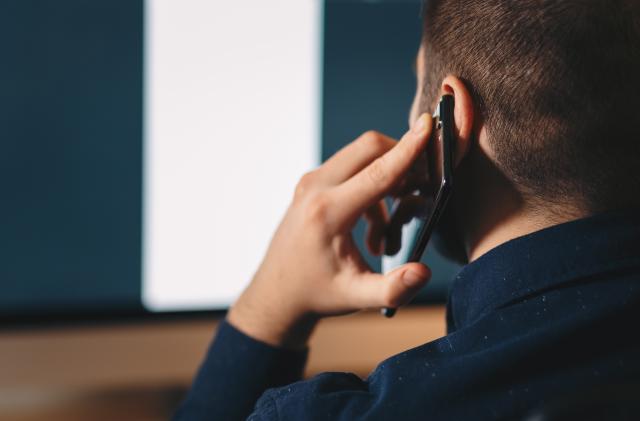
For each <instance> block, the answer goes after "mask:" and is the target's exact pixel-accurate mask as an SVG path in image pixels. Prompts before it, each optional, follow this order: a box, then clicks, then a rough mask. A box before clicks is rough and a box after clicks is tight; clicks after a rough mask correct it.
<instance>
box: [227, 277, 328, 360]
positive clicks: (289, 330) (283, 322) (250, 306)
mask: <svg viewBox="0 0 640 421" xmlns="http://www.w3.org/2000/svg"><path fill="white" fill-rule="evenodd" d="M254 298H256V299H254ZM227 321H228V322H229V323H230V324H232V325H233V326H234V327H235V328H236V329H238V330H240V331H241V332H242V333H244V334H246V335H248V336H250V337H251V338H253V339H256V340H258V341H261V342H264V343H266V344H268V345H271V346H275V347H279V348H287V349H303V348H306V346H307V343H308V341H309V338H310V337H311V334H312V333H313V330H314V328H315V326H316V324H317V322H318V318H317V317H315V316H313V315H310V314H303V313H300V312H296V311H293V309H290V308H288V307H287V306H280V305H278V304H277V303H274V302H265V301H264V295H262V296H261V295H260V294H252V291H250V290H247V291H245V293H243V294H242V296H241V297H240V298H239V299H238V300H237V301H236V303H235V304H234V305H233V307H231V309H230V310H229V313H228V314H227Z"/></svg>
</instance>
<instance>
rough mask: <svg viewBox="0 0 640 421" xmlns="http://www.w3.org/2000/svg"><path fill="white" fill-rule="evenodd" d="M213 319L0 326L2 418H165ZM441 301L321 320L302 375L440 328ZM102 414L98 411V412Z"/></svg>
mask: <svg viewBox="0 0 640 421" xmlns="http://www.w3.org/2000/svg"><path fill="white" fill-rule="evenodd" d="M216 325H217V321H216V320H206V319H205V320H189V321H173V322H162V323H156V322H147V323H137V324H128V325H124V326H123V325H120V326H95V327H86V326H85V327H74V328H64V329H56V330H52V329H49V330H40V331H14V332H0V420H2V419H12V420H39V419H48V420H56V419H65V420H75V419H86V418H87V416H89V415H91V416H90V418H91V419H94V420H101V419H114V418H116V419H119V420H127V419H137V420H141V419H163V418H166V416H167V414H169V413H171V411H172V410H173V407H174V405H175V402H176V401H177V400H178V399H179V397H180V396H181V392H182V391H183V390H184V389H186V388H187V387H188V385H189V383H190V381H191V378H192V377H193V374H194V373H195V370H196V369H197V367H198V365H199V363H200V361H201V360H202V357H203V355H204V353H205V351H206V348H207V346H208V344H209V342H210V340H211V338H212V336H213V332H214V330H215V327H216ZM444 332H445V320H444V308H442V307H415V308H407V309H402V310H401V311H399V312H398V314H397V315H396V317H395V318H393V319H391V320H388V319H385V318H384V317H382V316H380V315H379V314H378V313H377V312H370V313H360V314H356V315H351V316H347V317H341V318H333V319H327V320H324V321H323V322H322V323H321V324H320V325H319V326H318V329H317V331H316V332H315V334H314V337H313V339H312V342H311V353H310V358H309V364H308V366H307V371H306V375H307V376H311V375H313V374H316V373H318V372H322V371H352V372H355V373H357V374H359V375H361V376H366V375H367V374H368V373H369V372H370V371H371V370H372V369H373V368H374V367H375V366H376V365H377V364H378V363H379V362H380V361H382V360H383V359H385V358H387V357H389V356H391V355H394V354H396V353H398V352H401V351H403V350H406V349H409V348H412V347H414V346H417V345H420V344H422V343H425V342H428V341H430V340H433V339H435V338H438V337H440V336H442V335H444ZM103 415H104V418H103Z"/></svg>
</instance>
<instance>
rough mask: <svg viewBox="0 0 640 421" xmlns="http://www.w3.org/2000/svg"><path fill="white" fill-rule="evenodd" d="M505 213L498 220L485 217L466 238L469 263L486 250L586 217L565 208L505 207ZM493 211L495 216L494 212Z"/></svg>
mask: <svg viewBox="0 0 640 421" xmlns="http://www.w3.org/2000/svg"><path fill="white" fill-rule="evenodd" d="M505 208H507V209H509V211H508V212H501V215H500V217H497V218H496V217H493V218H485V219H484V221H483V222H484V223H482V224H479V226H478V227H477V229H476V230H474V232H473V234H472V235H470V236H468V239H467V255H468V256H469V261H470V262H472V261H474V260H476V259H478V258H479V257H480V256H482V255H483V254H485V253H487V252H488V251H489V250H491V249H493V248H495V247H497V246H499V245H501V244H503V243H506V242H507V241H510V240H513V239H514V238H518V237H522V236H524V235H527V234H531V233H533V232H536V231H539V230H541V229H544V228H548V227H551V226H554V225H558V224H562V223H565V222H569V221H573V220H576V219H580V218H583V217H586V216H588V214H587V213H586V212H582V211H580V210H578V209H575V208H571V207H566V208H562V209H553V208H552V207H550V206H546V207H543V206H535V207H534V206H506V207H505ZM487 211H492V212H493V213H494V214H495V209H493V210H489V209H487Z"/></svg>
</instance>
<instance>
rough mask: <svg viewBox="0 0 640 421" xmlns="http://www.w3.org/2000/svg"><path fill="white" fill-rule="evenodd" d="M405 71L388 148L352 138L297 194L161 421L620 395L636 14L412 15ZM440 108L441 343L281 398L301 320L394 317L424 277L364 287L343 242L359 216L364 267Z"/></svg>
mask: <svg viewBox="0 0 640 421" xmlns="http://www.w3.org/2000/svg"><path fill="white" fill-rule="evenodd" d="M417 67H418V71H417V75H418V89H417V93H416V97H415V100H414V104H413V108H412V112H411V123H412V124H411V125H412V128H411V130H410V131H409V132H407V134H405V135H404V137H403V138H402V139H401V140H400V141H399V142H397V143H396V142H395V141H394V140H392V139H390V138H388V137H386V136H384V135H382V134H378V133H366V134H364V135H363V136H361V137H360V138H359V139H357V140H356V141H355V142H353V143H351V144H350V145H348V146H346V147H345V148H344V149H342V150H341V151H340V152H338V153H337V154H336V155H335V156H333V157H332V158H331V159H329V160H328V161H327V162H326V163H324V164H323V165H322V166H321V167H320V168H318V169H317V170H315V171H313V172H311V173H309V174H307V175H305V176H304V177H303V178H302V179H301V180H300V183H299V184H298V188H297V191H296V193H295V197H294V199H293V202H292V204H291V206H290V207H289V209H288V211H287V213H286V215H285V217H284V219H283V221H282V223H281V225H280V227H279V228H278V230H277V231H276V233H275V235H274V237H273V240H272V242H271V245H270V248H269V250H268V252H267V254H266V256H265V258H264V261H263V263H262V265H261V266H260V268H259V270H258V271H257V273H256V275H255V278H254V279H253V281H252V283H251V285H250V286H249V287H248V288H247V289H246V290H245V292H244V293H243V294H242V296H241V297H240V298H239V299H238V301H237V302H236V303H235V305H234V306H233V307H232V309H231V310H230V312H229V314H228V317H227V319H226V321H225V322H223V323H222V326H221V327H220V329H219V331H218V334H217V337H216V339H215V341H214V343H213V345H212V347H211V349H210V351H209V354H208V356H207V358H206V360H205V362H204V364H203V366H202V368H201V370H200V373H199V374H198V377H197V378H196V380H195V382H194V385H193V388H192V390H191V392H190V394H189V396H188V397H187V399H186V401H185V403H184V404H183V406H182V408H181V409H180V411H179V413H178V418H180V419H194V420H195V419H241V418H245V417H247V416H250V419H255V420H263V419H293V420H300V419H307V418H309V419H496V418H509V419H511V418H516V419H517V418H521V417H524V416H526V415H527V414H528V413H530V412H531V411H536V410H540V411H543V412H544V411H545V410H548V408H553V407H554V405H556V404H557V402H560V403H562V402H565V401H564V399H568V398H569V397H570V396H574V395H577V396H578V398H580V397H583V398H585V399H583V400H582V401H580V399H578V402H580V403H579V405H583V406H585V405H587V404H588V400H586V397H587V396H591V395H590V394H589V393H591V391H592V390H594V388H597V387H608V385H620V384H625V383H627V382H629V381H637V379H638V374H639V373H640V361H639V357H638V355H640V354H638V352H639V351H640V338H639V337H638V330H637V327H636V326H635V325H634V324H633V323H632V321H633V320H640V317H638V316H640V247H639V246H638V240H640V221H638V219H639V217H640V213H637V212H636V211H635V210H634V209H637V208H638V205H639V202H640V195H639V194H638V193H640V175H639V174H640V171H639V164H640V146H639V145H640V106H639V105H640V77H639V76H640V4H639V3H638V2H637V1H631V0H628V1H625V0H584V1H577V0H563V1H544V0H543V1H541V0H519V1H501V0H482V1H479V0H478V1H476V0H466V1H465V0H441V1H430V2H427V3H426V5H425V9H424V36H423V41H422V46H421V48H420V51H419V53H418V57H417ZM443 94H450V95H453V96H454V98H455V112H454V117H455V132H456V136H457V145H456V162H457V163H458V167H457V169H456V185H455V191H454V196H453V198H452V202H451V203H450V205H449V208H448V209H447V212H446V213H447V221H444V226H443V227H442V228H443V232H442V236H443V239H444V240H445V241H444V243H443V244H445V245H446V246H447V247H446V250H447V251H449V252H450V253H451V254H452V255H456V256H458V257H460V256H462V257H463V258H464V259H465V260H466V261H467V262H469V263H468V265H467V266H466V267H465V268H464V269H463V270H462V271H461V272H460V274H459V275H458V276H457V277H456V279H455V280H454V282H453V286H452V290H451V294H450V298H449V303H448V315H447V316H448V330H449V334H448V335H447V336H445V337H444V338H441V339H439V340H436V341H434V342H431V343H427V344H424V345H423V346H420V347H418V348H415V349H412V350H409V351H406V352H404V353H402V354H400V355H397V356H395V357H392V358H390V359H388V360H386V361H384V362H382V363H381V364H380V365H379V366H378V367H377V368H376V370H375V371H374V372H373V373H372V374H371V375H370V376H369V377H368V378H367V379H360V378H359V377H357V376H355V375H352V374H348V373H325V374H321V375H319V376H316V377H314V378H311V379H309V380H306V381H299V380H301V373H302V371H303V367H304V363H305V357H306V351H305V349H306V345H307V342H308V339H309V336H310V335H311V333H312V331H313V328H314V326H315V324H316V323H317V321H318V320H319V319H320V318H322V317H325V316H335V315H341V314H346V313H351V312H354V311H358V310H361V309H365V308H381V307H396V306H399V305H402V304H404V303H406V302H407V301H409V300H410V299H411V298H412V297H413V296H414V294H415V293H416V292H417V291H418V290H419V289H420V288H421V287H422V286H424V284H425V283H426V281H427V278H429V270H428V268H426V267H425V266H423V265H422V264H419V263H410V264H406V265H404V266H402V267H400V268H398V269H396V270H394V271H392V272H391V273H388V274H386V275H381V274H375V273H373V272H372V271H371V270H370V269H369V268H368V267H367V265H366V264H365V263H364V261H363V259H362V257H361V255H360V254H359V253H358V250H357V249H356V247H355V246H354V243H353V240H352V238H351V234H350V232H351V229H352V227H353V226H354V224H355V222H356V220H357V219H358V218H359V217H360V216H362V215H364V216H365V217H366V218H367V220H368V221H369V226H370V227H369V232H368V238H367V245H368V247H369V248H370V250H371V251H372V252H375V253H378V254H379V253H380V251H381V249H382V242H383V233H384V231H385V229H386V226H387V222H388V213H387V209H386V207H385V204H384V201H383V198H384V197H385V196H387V195H389V194H392V193H393V191H395V190H396V189H397V187H398V186H399V185H401V184H402V183H403V182H404V180H405V178H406V177H405V176H406V175H407V172H408V170H409V169H410V168H411V167H412V164H413V163H414V162H415V161H416V159H417V158H418V157H419V156H420V155H421V154H422V153H423V151H424V149H425V145H426V143H427V141H428V139H429V137H430V134H431V131H432V127H431V124H432V123H431V119H430V117H429V115H430V114H431V113H432V111H433V109H434V107H435V105H436V103H437V101H438V99H439V97H440V96H441V95H443ZM453 227H455V229H453ZM294 382H295V383H294ZM611 387H614V386H611ZM267 389H269V390H267ZM250 414H251V415H250Z"/></svg>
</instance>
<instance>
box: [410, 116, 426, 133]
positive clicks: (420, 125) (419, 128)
mask: <svg viewBox="0 0 640 421" xmlns="http://www.w3.org/2000/svg"><path fill="white" fill-rule="evenodd" d="M426 128H427V115H426V114H422V115H421V116H420V117H418V119H417V120H416V122H415V123H413V128H412V130H413V132H414V133H415V134H422V133H423V132H424V131H425V130H426Z"/></svg>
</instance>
